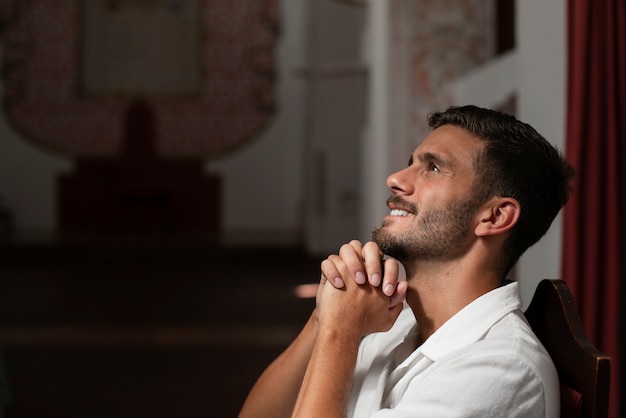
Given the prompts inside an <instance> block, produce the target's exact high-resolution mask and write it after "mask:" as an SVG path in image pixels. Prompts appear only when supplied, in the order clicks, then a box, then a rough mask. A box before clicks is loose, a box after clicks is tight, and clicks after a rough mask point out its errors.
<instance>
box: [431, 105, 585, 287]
mask: <svg viewBox="0 0 626 418" xmlns="http://www.w3.org/2000/svg"><path fill="white" fill-rule="evenodd" d="M428 124H429V125H430V127H431V128H433V129H435V128H438V127H440V126H442V125H455V126H458V127H461V128H463V129H465V130H466V131H468V132H470V133H471V134H472V135H474V136H476V137H478V138H480V139H482V140H483V141H485V147H484V149H483V150H482V152H480V153H479V154H478V155H476V156H475V159H474V162H473V164H474V170H475V172H476V178H475V181H474V185H473V190H472V191H473V192H474V194H475V195H476V196H477V197H478V198H479V199H482V201H483V202H484V201H486V200H487V199H489V198H491V197H512V198H514V199H516V200H517V201H518V202H519V204H520V206H521V214H520V218H519V220H518V222H517V224H516V225H515V226H514V227H513V228H512V229H511V233H510V235H509V237H508V238H507V240H506V241H505V244H504V249H503V254H504V259H503V264H502V268H503V277H504V276H505V275H506V274H507V273H508V271H509V270H510V269H511V268H512V267H513V265H515V263H516V262H517V260H518V259H519V257H520V256H521V255H522V254H523V253H524V252H525V251H526V250H527V249H528V248H529V247H530V246H532V245H533V244H535V243H536V242H537V241H538V240H539V239H540V238H541V237H542V236H543V235H544V234H545V233H546V232H547V231H548V229H549V228H550V225H551V224H552V221H553V220H554V218H555V217H556V215H557V213H558V212H559V210H560V209H561V208H562V207H563V206H564V205H565V203H566V202H567V200H568V198H569V194H570V191H571V187H570V180H571V179H572V177H573V176H574V169H573V168H572V167H571V166H570V165H569V164H568V163H567V161H565V159H564V158H563V156H562V154H561V153H560V151H559V150H558V149H556V148H555V147H554V146H552V145H551V144H550V143H549V142H548V141H547V140H546V139H545V138H544V137H543V136H541V135H540V134H539V133H538V132H537V131H536V130H535V129H534V128H533V127H531V126H530V125H528V124H526V123H523V122H521V121H519V120H517V119H516V118H515V117H513V116H511V115H508V114H506V113H502V112H498V111H495V110H491V109H484V108H480V107H477V106H455V107H450V108H449V109H447V110H446V111H444V112H436V113H432V114H431V115H429V117H428Z"/></svg>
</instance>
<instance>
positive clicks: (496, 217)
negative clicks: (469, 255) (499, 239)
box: [475, 197, 522, 236]
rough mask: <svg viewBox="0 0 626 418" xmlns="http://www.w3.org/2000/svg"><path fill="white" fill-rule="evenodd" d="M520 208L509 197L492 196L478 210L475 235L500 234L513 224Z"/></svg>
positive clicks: (517, 218)
mask: <svg viewBox="0 0 626 418" xmlns="http://www.w3.org/2000/svg"><path fill="white" fill-rule="evenodd" d="M521 210H522V208H521V207H520V204H519V202H518V201H517V200H515V199H513V198H511V197H498V198H493V199H492V200H490V201H489V202H487V203H486V204H485V206H483V209H482V210H481V211H480V217H479V219H478V224H477V225H476V229H475V233H476V235H477V236H488V235H496V234H502V233H504V232H506V231H508V230H510V229H511V228H513V226H515V224H516V223H517V221H518V220H519V216H520V213H521Z"/></svg>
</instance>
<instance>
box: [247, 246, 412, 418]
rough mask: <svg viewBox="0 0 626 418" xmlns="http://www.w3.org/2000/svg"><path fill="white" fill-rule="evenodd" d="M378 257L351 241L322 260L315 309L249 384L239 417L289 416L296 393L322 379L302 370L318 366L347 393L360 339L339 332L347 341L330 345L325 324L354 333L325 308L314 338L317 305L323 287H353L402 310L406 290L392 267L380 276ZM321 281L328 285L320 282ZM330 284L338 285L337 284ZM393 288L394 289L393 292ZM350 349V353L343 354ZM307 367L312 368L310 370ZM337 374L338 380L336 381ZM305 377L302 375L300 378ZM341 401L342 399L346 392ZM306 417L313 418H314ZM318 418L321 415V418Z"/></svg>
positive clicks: (331, 338) (331, 334) (331, 339)
mask: <svg viewBox="0 0 626 418" xmlns="http://www.w3.org/2000/svg"><path fill="white" fill-rule="evenodd" d="M381 257H382V254H379V250H378V247H377V246H375V245H371V244H370V245H367V244H366V246H364V247H361V243H360V242H358V241H352V242H351V243H350V244H346V245H344V246H343V247H342V249H341V250H340V252H339V255H332V256H330V257H329V258H328V259H327V260H324V262H323V263H322V280H321V285H320V288H319V290H318V295H317V301H316V304H317V306H318V307H317V308H316V309H315V311H314V312H313V314H312V315H311V317H310V318H309V320H308V322H307V323H306V325H305V326H304V328H303V330H302V331H301V332H300V334H299V335H298V337H297V338H296V339H295V340H294V342H293V343H292V344H291V345H290V346H289V347H288V348H287V349H286V350H285V351H284V352H283V353H282V354H281V355H280V356H279V357H278V358H277V359H276V360H274V362H273V363H272V364H271V365H270V366H269V367H268V368H267V369H266V370H265V371H264V372H263V374H262V375H261V377H260V378H259V380H258V381H257V382H256V383H255V385H254V387H253V388H252V390H251V392H250V393H249V395H248V397H247V399H246V401H245V403H244V405H243V408H242V410H241V412H240V414H239V418H251V417H253V418H263V417H271V418H279V417H290V416H292V412H294V406H295V405H296V399H297V398H298V396H299V394H300V396H302V394H303V393H305V392H306V393H308V392H309V391H314V392H316V393H317V391H318V389H317V386H318V384H319V383H318V382H319V381H320V380H321V379H320V378H323V376H325V374H318V373H317V372H314V373H313V372H311V371H309V372H307V367H308V368H309V369H311V368H313V369H315V368H316V367H318V366H319V367H322V368H324V367H331V368H332V370H331V372H332V373H334V374H337V376H335V378H333V379H332V381H331V382H339V381H344V380H346V379H347V380H349V382H348V383H347V385H348V386H347V387H348V390H349V387H350V383H351V381H352V373H353V371H354V361H353V359H355V358H356V352H357V350H358V345H359V342H360V335H359V336H357V337H356V338H354V337H352V336H351V335H352V334H349V333H346V332H343V331H340V334H339V337H341V338H346V337H347V340H346V341H337V340H334V338H335V337H336V336H337V334H336V332H337V328H336V327H334V326H330V325H333V324H336V323H338V324H341V323H343V326H344V327H345V329H346V330H347V331H353V330H354V329H353V326H352V325H351V324H352V322H351V320H350V318H347V317H345V318H344V317H342V316H341V315H340V314H341V312H340V311H337V312H331V310H330V309H326V311H327V314H326V316H325V318H326V319H325V322H327V323H328V324H329V326H325V327H324V332H321V333H320V331H319V329H320V323H319V306H320V305H321V303H322V302H321V301H322V299H323V298H322V296H323V293H324V289H325V288H328V289H327V290H337V289H334V288H333V287H332V286H336V287H341V288H342V289H343V290H341V292H342V293H345V292H344V290H345V289H346V287H347V286H349V287H350V288H351V289H352V290H353V291H354V290H357V289H358V288H359V287H362V288H363V289H370V290H374V289H376V290H377V291H378V292H379V293H380V294H381V295H382V296H381V297H382V298H383V300H384V303H385V304H386V305H387V306H388V307H389V306H397V309H398V312H399V310H401V308H402V300H403V299H404V293H405V291H406V286H404V285H398V271H397V265H392V264H390V267H389V268H386V269H385V272H384V273H383V269H382V264H381ZM387 263H389V262H387ZM394 263H395V261H394ZM340 269H341V270H340ZM358 273H361V274H358ZM361 276H364V277H361ZM326 277H328V278H329V280H326ZM330 278H332V279H330ZM335 279H340V280H339V282H337V281H336V280H335ZM329 281H331V283H332V286H327V283H328V282H329ZM368 281H369V283H370V285H367V286H359V284H365V283H367V282H368ZM377 286H380V287H381V288H383V289H385V292H386V293H384V294H383V293H382V292H381V291H380V290H379V288H378V287H377ZM396 288H398V289H397V290H396ZM332 296H333V295H332V294H331V297H332ZM326 299H328V303H329V304H331V303H332V302H331V300H330V297H328V298H326ZM334 303H337V304H340V303H342V302H341V300H336V301H334ZM331 306H332V304H331ZM337 306H340V305H337ZM353 316H354V315H353ZM396 317H397V315H396ZM394 321H395V318H394ZM344 322H345V323H344ZM391 324H393V322H391ZM389 326H391V325H389ZM361 332H362V330H361V331H359V330H357V332H356V334H355V335H358V334H360V333H361ZM371 332H374V331H371ZM351 345H352V348H351V349H349V347H350V346H351ZM337 349H338V350H337ZM330 350H337V355H333V354H331V355H329V352H330ZM310 363H311V364H314V365H313V366H310ZM340 371H341V373H340V374H341V375H340V376H339V375H338V374H339V372H340ZM305 373H306V374H307V376H306V377H305ZM323 386H325V384H323ZM334 387H335V385H334V383H331V385H330V386H328V388H330V389H332V390H334V389H333V388H334ZM324 390H325V389H322V390H320V393H319V395H323V391H324ZM322 397H323V396H322ZM345 397H346V399H347V393H346V395H345ZM341 399H343V397H342V398H341ZM313 402H315V401H313ZM338 403H339V404H340V405H344V407H345V403H346V402H343V400H340V401H339V402H338ZM309 404H310V403H309V402H308V400H307V402H305V403H304V405H305V408H304V409H300V411H306V410H307V408H308V407H307V405H309ZM309 416H315V414H313V415H309ZM318 416H327V415H324V414H322V415H318ZM328 416H331V415H328Z"/></svg>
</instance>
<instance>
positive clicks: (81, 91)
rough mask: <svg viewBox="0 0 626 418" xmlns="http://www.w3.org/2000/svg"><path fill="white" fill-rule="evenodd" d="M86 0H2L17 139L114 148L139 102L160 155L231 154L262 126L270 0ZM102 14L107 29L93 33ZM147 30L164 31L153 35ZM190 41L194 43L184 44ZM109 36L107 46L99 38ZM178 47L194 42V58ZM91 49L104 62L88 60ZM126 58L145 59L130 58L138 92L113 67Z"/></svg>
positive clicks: (271, 42)
mask: <svg viewBox="0 0 626 418" xmlns="http://www.w3.org/2000/svg"><path fill="white" fill-rule="evenodd" d="M85 1H86V0H83V1H80V0H25V1H24V0H22V1H18V2H15V1H12V0H0V20H1V22H0V30H2V42H3V53H2V57H3V62H2V77H3V79H4V80H3V82H4V85H5V97H4V110H5V112H6V114H7V116H8V118H9V120H10V121H11V123H12V124H13V125H14V127H15V128H16V129H17V131H19V132H20V133H21V134H22V135H23V136H24V138H26V139H27V140H30V141H33V142H34V143H36V144H38V145H41V146H42V147H44V148H45V149H48V150H51V151H53V152H56V153H59V154H61V155H64V156H69V157H113V156H116V155H119V153H120V152H121V150H122V147H123V143H122V142H123V138H124V120H125V115H126V114H127V112H128V110H129V109H130V108H131V106H132V105H133V104H135V103H137V102H141V103H142V104H143V105H146V106H148V107H149V108H150V110H151V111H152V113H153V114H154V119H155V121H156V126H155V136H156V139H155V141H156V147H157V151H158V154H159V155H160V156H162V157H182V158H210V157H215V156H218V155H222V154H224V153H227V152H232V151H233V150H236V149H238V148H239V147H241V146H243V145H245V144H246V143H248V142H250V141H251V140H253V139H254V138H255V137H257V136H258V134H259V133H260V131H261V130H262V129H263V128H264V127H265V126H266V125H267V123H268V121H269V119H270V117H271V115H272V113H273V110H274V91H273V82H274V78H275V62H274V61H275V57H274V53H275V52H274V48H275V43H276V40H277V37H278V23H279V22H278V21H279V16H278V4H277V1H276V0H124V1H122V0H89V3H88V5H89V6H93V5H97V4H100V6H99V9H98V8H91V9H90V8H89V7H86V6H85V4H87V3H85ZM83 3H85V4H83ZM130 6H133V7H134V9H130V8H129V7H130ZM189 8H193V10H189ZM142 15H143V16H144V17H145V19H144V20H142ZM194 17H195V18H196V19H197V20H193V19H194ZM124 19H126V20H124ZM133 19H134V20H133ZM190 19H191V20H190ZM137 22H145V23H142V24H137ZM106 23H108V24H114V25H116V26H114V30H112V29H110V30H109V31H108V32H106V31H105V32H95V33H96V35H94V34H93V33H94V31H95V30H96V29H97V28H98V27H102V28H103V27H104V26H102V25H104V24H106ZM86 25H87V26H86ZM98 25H100V26H98ZM142 25H143V28H142ZM149 25H152V27H149ZM190 26H191V28H190ZM151 30H152V32H150V31H151ZM155 31H157V32H158V31H161V32H162V33H160V34H158V33H157V34H156V36H155V38H154V39H155V42H157V43H156V44H149V35H148V34H150V33H153V34H154V33H155ZM195 32H197V34H195V35H194V33H195ZM87 34H91V35H90V36H91V38H90V39H91V41H89V42H85V39H86V38H85V36H86V35H87ZM189 34H191V35H189ZM159 35H160V36H159ZM98 36H99V37H98ZM190 36H191V38H189V37H190ZM187 38H189V39H191V40H192V41H193V42H195V43H193V44H192V45H196V46H197V47H194V46H192V47H189V48H183V47H181V46H184V45H185V43H184V42H185V39H187ZM107 39H108V40H111V42H112V43H111V44H110V46H111V47H115V48H107V47H106V45H107V43H106V42H105V41H106V40H107ZM98 42H99V43H98ZM142 44H144V45H145V46H149V48H143V49H142V48H140V47H141V46H142ZM133 48H134V49H133ZM94 49H95V50H96V54H95V55H94ZM185 50H190V51H196V50H197V57H193V58H195V59H192V60H189V61H185V60H184V59H183V58H184V57H185V56H184V55H181V54H183V52H184V51H185ZM98 52H101V55H102V56H104V57H110V59H108V60H107V59H100V61H97V60H95V58H94V57H98ZM116 56H121V57H122V58H124V57H125V58H126V60H121V59H120V60H119V62H116V60H115V57H116ZM187 57H188V56H187ZM130 58H133V60H135V61H137V62H138V63H139V62H143V65H144V66H143V67H136V68H140V70H135V75H134V77H135V78H134V80H135V81H134V84H141V83H139V82H138V81H137V80H139V81H141V80H143V79H145V80H146V83H145V86H142V87H141V88H137V89H135V90H133V89H132V88H131V87H132V84H130V83H129V82H128V80H126V81H127V82H126V84H124V74H125V73H124V71H125V70H124V69H120V67H119V65H118V66H117V67H114V66H113V65H114V64H120V63H122V62H126V61H128V60H129V59H130ZM159 60H162V62H161V63H160V61H159ZM183 61H185V62H186V64H185V65H186V66H183V65H182V64H184V63H183ZM146 63H152V64H149V65H151V67H149V68H152V69H153V71H151V70H150V69H149V68H148V69H147V67H146ZM89 65H91V67H89ZM107 65H111V68H110V69H107V70H105V69H104V68H106V66H107ZM194 65H197V68H196V69H194ZM90 68H91V69H90ZM94 71H95V72H94ZM129 71H130V70H129ZM137 71H140V72H137ZM168 71H169V72H168ZM153 72H154V74H153ZM89 74H91V75H93V74H96V76H94V77H92V76H91V75H89ZM98 74H99V77H100V78H98ZM87 75H88V76H87ZM113 75H117V78H116V79H111V77H112V76H113ZM107 76H109V77H108V78H107ZM175 76H178V77H179V80H174V79H173V78H172V77H175ZM158 77H161V78H158ZM167 77H170V79H171V80H172V82H171V83H170V82H169V80H170V79H168V78H167ZM181 77H183V78H181ZM185 78H189V80H186V79H185ZM149 79H153V81H152V82H151V83H150V82H148V81H149ZM185 81H188V82H185ZM159 87H160V88H159ZM177 89H179V90H177Z"/></svg>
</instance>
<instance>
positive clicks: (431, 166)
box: [428, 163, 439, 171]
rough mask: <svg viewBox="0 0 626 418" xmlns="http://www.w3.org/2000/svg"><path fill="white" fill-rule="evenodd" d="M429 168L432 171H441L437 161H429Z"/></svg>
mask: <svg viewBox="0 0 626 418" xmlns="http://www.w3.org/2000/svg"><path fill="white" fill-rule="evenodd" d="M428 168H429V169H430V170H432V171H439V167H437V165H436V164H435V163H429V164H428Z"/></svg>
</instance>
